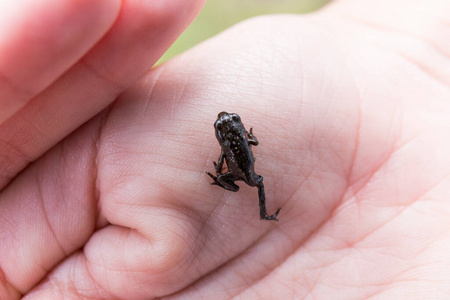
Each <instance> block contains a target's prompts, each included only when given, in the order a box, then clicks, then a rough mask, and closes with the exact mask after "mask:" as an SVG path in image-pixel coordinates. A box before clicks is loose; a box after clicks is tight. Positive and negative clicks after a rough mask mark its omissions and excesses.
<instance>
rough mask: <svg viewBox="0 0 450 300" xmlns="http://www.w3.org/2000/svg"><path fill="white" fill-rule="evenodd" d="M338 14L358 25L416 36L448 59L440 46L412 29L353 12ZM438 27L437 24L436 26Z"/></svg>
mask: <svg viewBox="0 0 450 300" xmlns="http://www.w3.org/2000/svg"><path fill="white" fill-rule="evenodd" d="M339 14H340V15H341V16H343V18H342V19H343V20H345V19H347V20H353V21H354V22H355V23H357V24H359V25H364V26H367V27H372V28H374V29H377V30H379V31H383V32H386V33H397V34H399V35H406V36H412V37H415V38H417V39H418V40H420V41H423V42H425V43H426V44H427V45H429V46H430V48H432V49H433V50H434V51H436V52H437V53H439V54H441V55H442V56H444V57H445V58H447V59H450V56H449V55H448V54H447V53H446V52H445V51H443V50H442V49H441V47H439V46H437V45H436V44H435V43H434V42H433V41H432V40H431V39H429V38H428V37H427V36H426V35H423V34H420V33H416V32H413V31H407V30H402V29H398V28H393V27H389V26H384V25H382V24H379V23H375V22H371V21H369V20H364V19H361V18H359V17H357V16H355V15H353V14H349V13H346V12H342V11H341V12H339ZM439 22H441V23H444V24H446V25H450V23H447V22H445V21H444V20H439ZM437 27H439V26H437Z"/></svg>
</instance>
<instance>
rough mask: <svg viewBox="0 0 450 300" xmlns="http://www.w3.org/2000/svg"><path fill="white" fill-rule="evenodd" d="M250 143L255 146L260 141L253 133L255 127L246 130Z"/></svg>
mask: <svg viewBox="0 0 450 300" xmlns="http://www.w3.org/2000/svg"><path fill="white" fill-rule="evenodd" d="M246 133H247V139H248V144H249V145H253V146H258V144H259V142H258V139H257V138H256V136H254V135H253V127H252V128H250V132H248V131H246Z"/></svg>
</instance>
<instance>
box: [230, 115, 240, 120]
mask: <svg viewBox="0 0 450 300" xmlns="http://www.w3.org/2000/svg"><path fill="white" fill-rule="evenodd" d="M231 118H232V119H233V121H235V122H239V121H240V120H241V118H239V116H238V115H236V114H234V115H233V116H232V117H231Z"/></svg>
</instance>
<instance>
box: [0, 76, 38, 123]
mask: <svg viewBox="0 0 450 300" xmlns="http://www.w3.org/2000/svg"><path fill="white" fill-rule="evenodd" d="M5 85H6V86H8V87H9V88H10V90H11V91H13V92H14V93H13V94H14V95H15V98H18V99H23V100H21V102H24V103H25V102H26V100H28V99H30V98H31V97H32V95H33V93H32V92H31V91H30V90H27V89H24V88H23V85H20V84H17V83H16V82H14V81H13V80H12V79H11V78H9V77H8V76H7V75H6V74H4V73H3V72H2V71H1V70H0V87H1V88H2V89H5ZM4 121H5V120H4Z"/></svg>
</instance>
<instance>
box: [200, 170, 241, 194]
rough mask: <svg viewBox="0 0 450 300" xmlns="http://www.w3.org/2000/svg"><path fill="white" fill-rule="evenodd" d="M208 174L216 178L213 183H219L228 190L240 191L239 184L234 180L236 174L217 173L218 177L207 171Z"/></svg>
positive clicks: (213, 178)
mask: <svg viewBox="0 0 450 300" xmlns="http://www.w3.org/2000/svg"><path fill="white" fill-rule="evenodd" d="M205 173H206V174H208V176H209V177H211V178H212V180H214V182H211V184H212V185H218V186H220V187H221V188H224V189H226V190H228V191H232V192H237V191H239V186H238V185H237V184H235V183H234V182H233V178H234V176H233V175H232V174H230V173H226V174H217V175H218V177H216V176H214V175H213V174H211V173H209V172H205Z"/></svg>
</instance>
